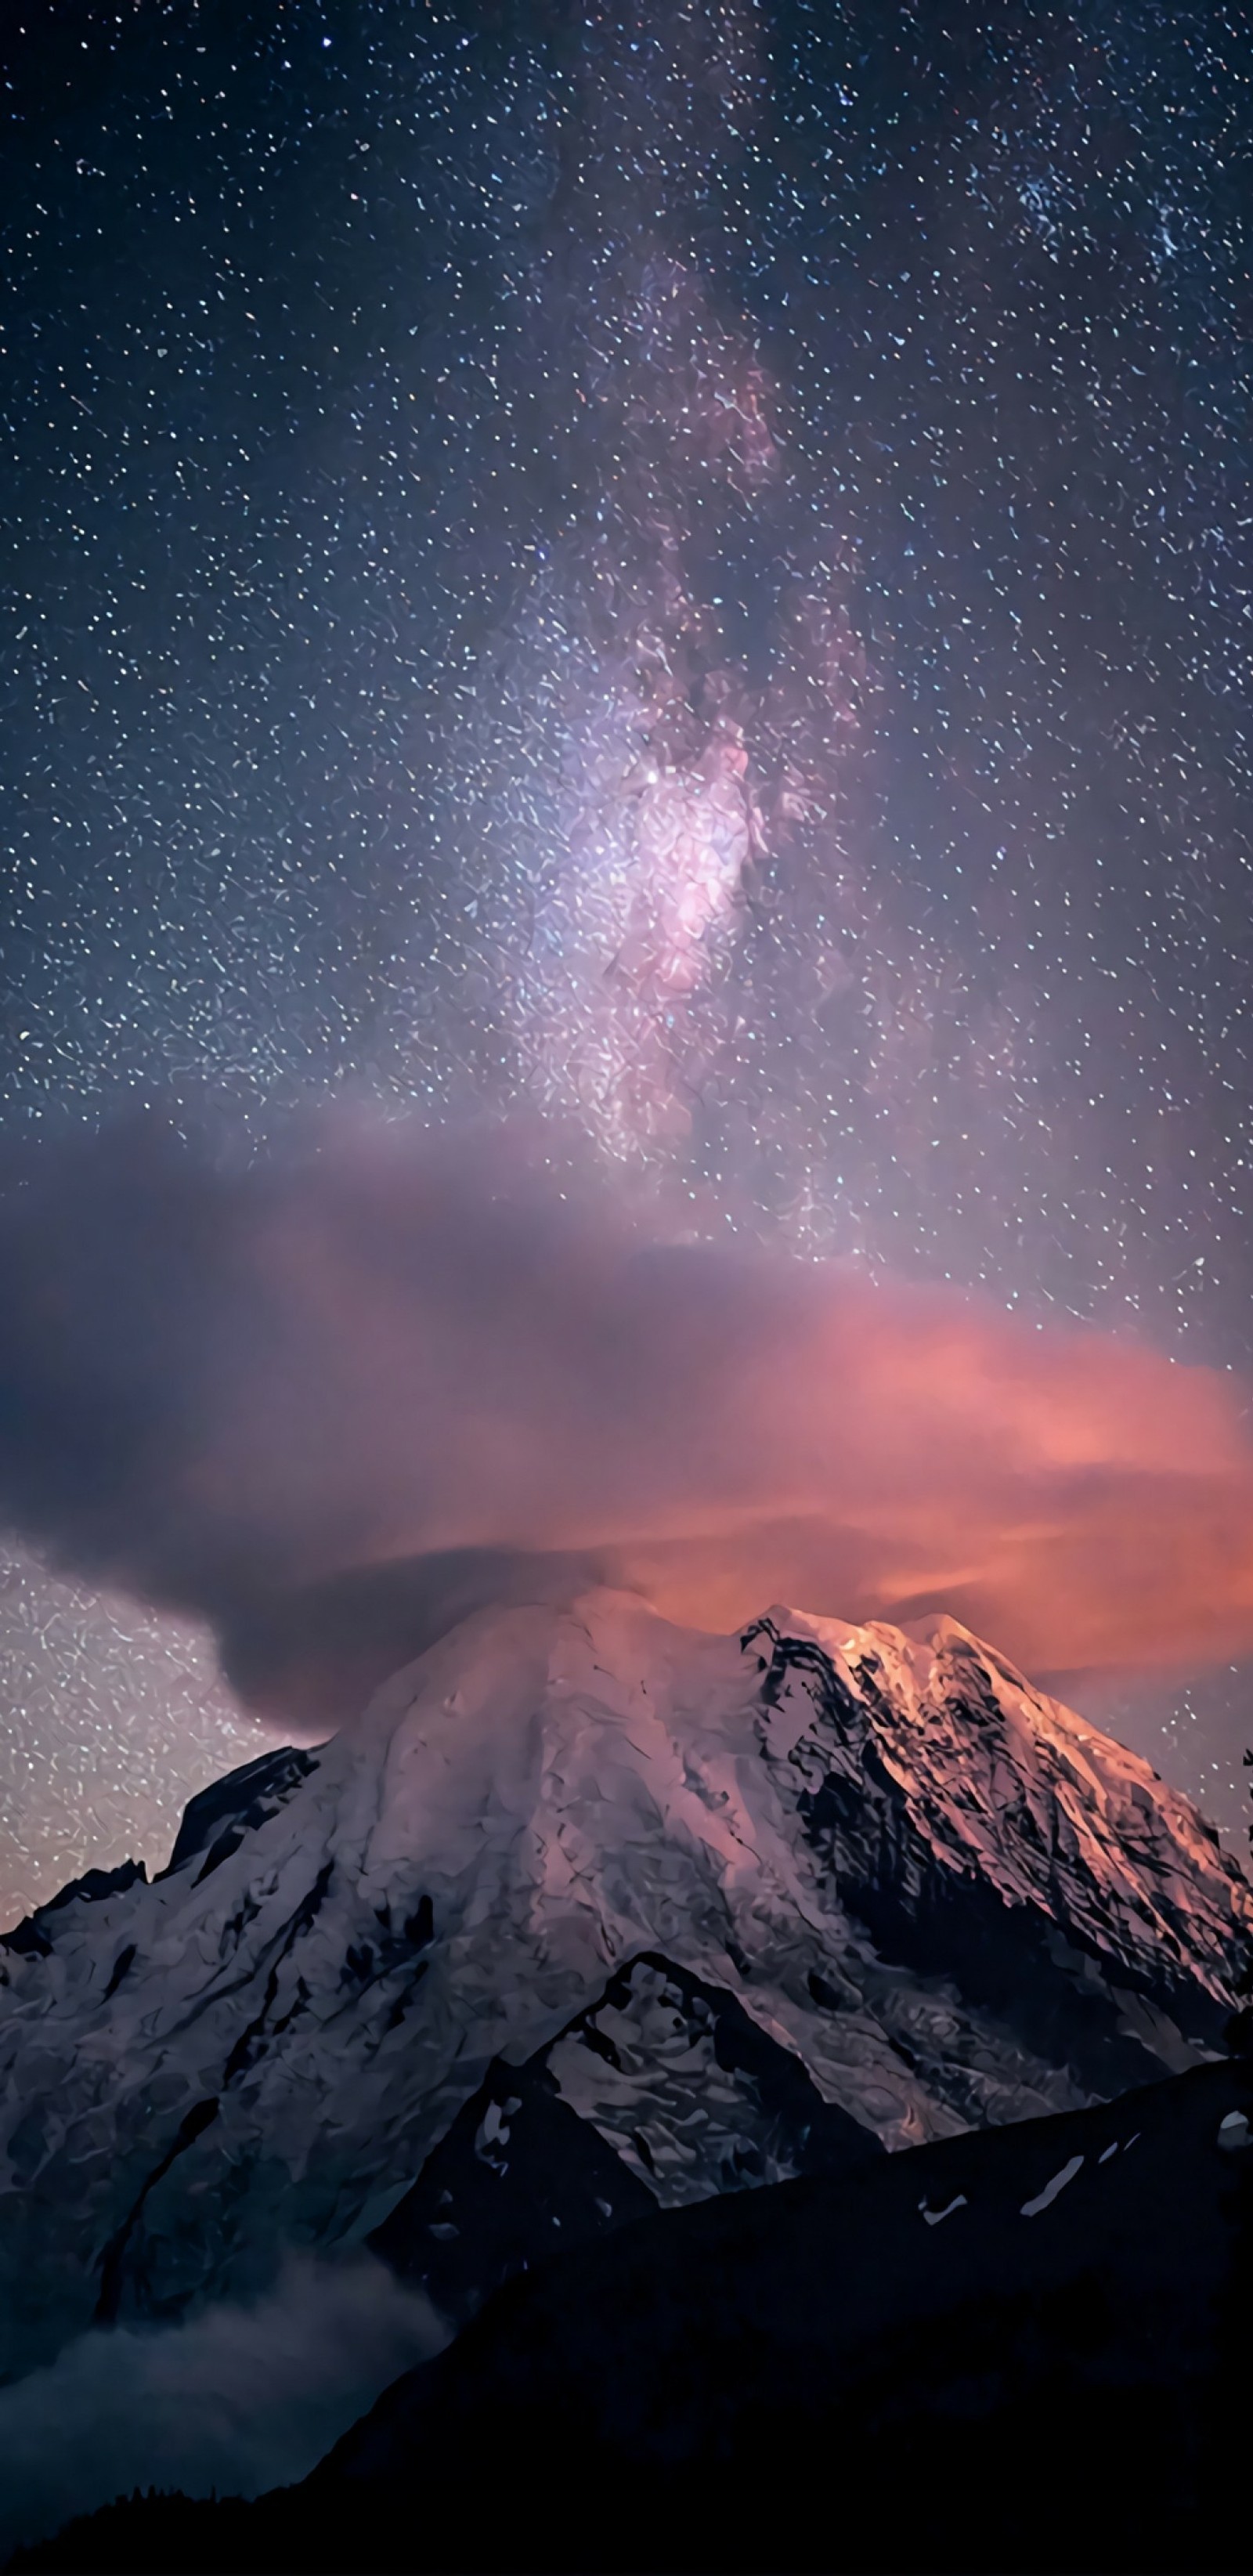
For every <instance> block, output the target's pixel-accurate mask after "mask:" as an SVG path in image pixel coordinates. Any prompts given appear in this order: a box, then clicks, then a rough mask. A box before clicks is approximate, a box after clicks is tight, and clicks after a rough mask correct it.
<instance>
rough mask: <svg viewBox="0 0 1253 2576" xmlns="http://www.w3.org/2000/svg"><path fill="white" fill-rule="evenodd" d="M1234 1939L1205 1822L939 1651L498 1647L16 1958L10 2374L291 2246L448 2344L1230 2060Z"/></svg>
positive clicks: (1138, 1767)
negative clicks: (591, 2286) (719, 2220)
mask: <svg viewBox="0 0 1253 2576" xmlns="http://www.w3.org/2000/svg"><path fill="white" fill-rule="evenodd" d="M1251 1931H1253V1894H1251V1892H1250V1890H1249V1888H1248V1887H1247V1885H1246V1883H1245V1881H1244V1879H1243V1878H1242V1876H1241V1874H1240V1872H1239V1870H1238V1869H1237V1867H1236V1865H1235V1864H1234V1862H1232V1861H1231V1860H1229V1859H1228V1858H1227V1857H1226V1856H1225V1855H1224V1854H1223V1853H1222V1852H1221V1850H1220V1849H1219V1847H1218V1845H1217V1840H1216V1837H1215V1836H1214V1834H1213V1833H1212V1831H1211V1830H1210V1829H1209V1828H1208V1827H1206V1826H1205V1825H1204V1824H1203V1823H1202V1821H1201V1820H1200V1819H1199V1817H1198V1816H1197V1815H1196V1813H1195V1811H1194V1810H1193V1809H1192V1808H1191V1807H1190V1806H1189V1805H1188V1803H1187V1801H1186V1800H1184V1799H1183V1798H1181V1797H1179V1796H1177V1795H1175V1793H1173V1792H1172V1791H1170V1790H1169V1789H1167V1788H1165V1787H1164V1786H1163V1784H1162V1783H1161V1782H1160V1781H1159V1780H1158V1779H1157V1778H1156V1777H1155V1775H1154V1774H1153V1773H1152V1772H1151V1770H1150V1769H1149V1767H1148V1766H1147V1764H1145V1763H1144V1762H1142V1761H1140V1760H1139V1759H1138V1758H1137V1757H1136V1756H1134V1755H1132V1754H1130V1753H1127V1752H1124V1751H1123V1750H1122V1749H1121V1748H1120V1747H1119V1746H1117V1745H1114V1744H1112V1743H1110V1742H1109V1741H1108V1740H1106V1739H1105V1738H1103V1737H1102V1736H1100V1735H1099V1734H1097V1733H1096V1732H1095V1731H1094V1730H1093V1729H1092V1728H1090V1727H1088V1726H1087V1725H1085V1724H1084V1723H1083V1721H1082V1720H1081V1719H1079V1718H1078V1717H1076V1716H1074V1715H1072V1714H1071V1713H1070V1712H1069V1711H1067V1710H1065V1709H1063V1708H1061V1707H1059V1706H1058V1705H1057V1704H1056V1703H1055V1702H1053V1701H1050V1700H1048V1699H1046V1698H1043V1697H1042V1696H1041V1695H1040V1694H1038V1693H1036V1692H1034V1691H1033V1690H1031V1689H1030V1687H1029V1686H1028V1685H1027V1683H1026V1682H1025V1681H1024V1680H1023V1679H1022V1677H1021V1676H1020V1675H1019V1674H1017V1673H1015V1672H1014V1671H1013V1670H1012V1668H1011V1667H1010V1666H1008V1665H1007V1664H1005V1663H1004V1662H1003V1660H1002V1659H1001V1658H999V1657H998V1656H996V1655H995V1654H993V1653H992V1652H991V1651H990V1650H989V1649H988V1648H987V1647H985V1646H981V1645H980V1644H979V1643H978V1642H977V1640H975V1639H974V1638H972V1637H970V1636H969V1635H968V1634H967V1632H966V1631H965V1630H964V1629H962V1628H960V1627H958V1626H957V1625H956V1624H955V1623H954V1622H952V1621H949V1620H940V1621H938V1622H936V1623H934V1624H933V1625H932V1626H931V1627H930V1628H929V1629H928V1630H927V1631H926V1632H925V1633H923V1632H922V1631H921V1630H920V1631H918V1632H916V1633H912V1634H908V1635H907V1634H904V1633H902V1632H901V1631H899V1630H896V1629H893V1628H889V1627H885V1626H870V1627H865V1628H859V1629H850V1628H848V1627H847V1626H846V1625H844V1624H842V1623H839V1622H832V1621H826V1620H816V1619H808V1618H805V1617H801V1616H798V1615H797V1614H795V1613H793V1612H790V1611H787V1610H781V1609H778V1610H774V1611H772V1612H771V1613H770V1614H769V1615H768V1616H767V1617H766V1618H763V1619H762V1620H760V1621H758V1622H756V1623H755V1624H754V1625H753V1626H752V1627H750V1628H749V1629H747V1630H746V1631H745V1632H744V1633H743V1634H742V1635H740V1636H734V1637H730V1638H727V1637H717V1636H710V1635H707V1634H703V1633H697V1632H692V1631H688V1630H684V1629H680V1628H676V1627H674V1626H672V1625H670V1624H669V1623H667V1622H666V1621H664V1620H662V1619H660V1618H659V1617H657V1616H656V1614H655V1613H653V1612H652V1611H650V1610H649V1609H648V1608H647V1607H646V1606H645V1605H644V1604H643V1603H642V1602H640V1601H639V1600H637V1599H635V1598H634V1597H632V1596H628V1595H623V1594H617V1593H611V1592H593V1593H590V1594H588V1595H586V1596H584V1597H583V1598H582V1599H580V1600H579V1601H577V1602H576V1603H574V1604H573V1605H572V1606H570V1607H569V1608H566V1609H561V1608H554V1607H553V1606H551V1605H546V1606H542V1607H536V1608H525V1607H523V1608H510V1609H500V1610H494V1611H484V1612H481V1613H478V1614H476V1615H475V1616H474V1617H472V1618H470V1619H468V1620H466V1621H465V1622H464V1623H463V1625H462V1626H460V1627H459V1628H458V1629H456V1630H455V1631H454V1632H452V1633H451V1634H450V1635H448V1636H446V1637H444V1638H442V1639H441V1640H440V1641H439V1643H438V1644H436V1645H435V1646H433V1647H432V1648H431V1649H430V1650H429V1652H428V1653H426V1654H425V1655H424V1656H422V1657H421V1659H420V1660H419V1661H418V1662H417V1663H416V1664H413V1665H411V1666H410V1667H409V1668H408V1669H407V1670H406V1671H405V1672H403V1673H401V1674H398V1675H397V1676H396V1678H395V1679H394V1680H393V1681H391V1682H390V1683H388V1684H387V1685H386V1686H385V1687H384V1689H383V1690H382V1691H380V1692H379V1693H378V1694H377V1696H376V1697H375V1699H374V1701H373V1702H372V1703H371V1705H370V1707H369V1709H368V1710H367V1711H366V1713H365V1714H364V1716H363V1717H362V1718H361V1719H360V1720H359V1721H357V1722H356V1723H354V1724H353V1725H352V1726H350V1727H349V1728H347V1729H346V1730H345V1732H344V1733H342V1734H341V1735H339V1736H337V1737H336V1738H334V1739H333V1740H332V1741H331V1742H330V1743H329V1744H327V1745H324V1746H322V1747H321V1748H319V1749H318V1750H317V1751H316V1752H312V1753H309V1752H299V1751H294V1750H291V1749H284V1750H282V1751H280V1752H277V1753H271V1754H266V1755H263V1756H262V1757H261V1758H260V1759H259V1760H258V1761H256V1762H254V1763H251V1764H249V1765H247V1766H246V1767H245V1768H244V1769H243V1770H242V1771H239V1772H236V1773H235V1774H234V1775H233V1776H232V1777H231V1778H230V1779H228V1780H224V1781H220V1782H218V1783H216V1784H215V1785H214V1786H213V1787H212V1788H211V1789H209V1790H207V1791H205V1792H204V1793H203V1794H202V1795H201V1796H200V1797H199V1798H197V1799H194V1800H193V1801H192V1803H191V1805H190V1806H189V1808H188V1810H187V1814H186V1816H185V1819H184V1822H183V1827H182V1830H181V1831H180V1834H179V1837H178V1841H177V1844H176V1846H175V1850H174V1853H173V1856H172V1859H171V1862H170V1865H169V1868H168V1869H167V1870H166V1871H164V1872H163V1873H162V1874H161V1876H160V1877H159V1878H158V1879H157V1880H156V1881H155V1882H154V1883H152V1884H151V1885H149V1884H148V1882H147V1881H146V1879H145V1877H144V1874H143V1872H142V1870H140V1869H128V1870H125V1871H120V1872H115V1873H111V1874H105V1873H94V1874H92V1875H91V1876H89V1877H88V1878H87V1879H84V1880H82V1881H80V1882H79V1883H78V1884H77V1885H76V1886H75V1887H74V1888H72V1889H67V1890H66V1891H64V1892H63V1894H62V1895H61V1896H60V1897H59V1898H57V1899H56V1900H55V1901H54V1902H53V1903H52V1904H51V1905H49V1906H45V1907H43V1908H41V1909H40V1911H39V1912H38V1913H37V1914H36V1915H34V1916H33V1917H31V1918H29V1920H28V1921H27V1922H26V1923H24V1924H23V1925H21V1926H19V1927H18V1929H17V1931H16V1932H14V1933H11V1934H10V1935H9V1936H8V1938H7V1941H6V1942H5V1944H4V1947H3V1950H2V1951H0V1962H2V1964H0V2083H2V2085H3V2097H2V2110H0V2142H2V2151H3V2163H2V2165H0V2178H2V2179H0V2282H2V2283H3V2292H4V2295H3V2300H2V2302H0V2313H2V2316H3V2326H2V2329H0V2332H2V2334H3V2343H2V2344H0V2371H3V2372H6V2373H8V2374H13V2373H15V2372H18V2371H22V2370H25V2369H28V2368H30V2367H32V2366H33V2364H34V2363H36V2362H37V2361H39V2360H42V2359H44V2358H47V2357H48V2356H49V2355H50V2354H51V2352H52V2351H54V2350H55V2349H56V2348H57V2347H58V2346H59V2345H60V2344H61V2342H63V2340H64V2339H65V2338H66V2337H67V2336H68V2335H69V2334H71V2333H73V2332H75V2331H77V2330H79V2329H80V2328H81V2327H83V2326H84V2325H86V2324H87V2323H89V2322H90V2320H91V2319H92V2318H93V2317H97V2318H100V2319H109V2318H123V2317H136V2316H149V2317H170V2316H173V2315H177V2314H178V2313H180V2312H181V2311H182V2310H183V2309H184V2308H185V2307H186V2306H187V2305H188V2304H189V2303H191V2302H193V2301H197V2300H200V2299H202V2298H205V2297H209V2296H221V2295H224V2294H230V2295H233V2296H239V2295H241V2294H246V2293H247V2292H248V2291H249V2290H250V2289H252V2288H255V2287H259V2286H260V2285H261V2284H262V2283H263V2282H265V2281H268V2279H269V2278H270V2277H271V2276H272V2273H273V2270H274V2267H275V2264H276V2262H277V2260H278V2258H279V2255H280V2254H281V2252H282V2250H283V2248H284V2247H285V2246H290V2245H293V2244H296V2245H317V2246H322V2247H328V2246H332V2245H337V2244H343V2243H345V2242H353V2241H360V2240H361V2239H362V2238H365V2237H367V2236H371V2235H372V2236H373V2237H374V2240H375V2242H376V2243H377V2244H378V2245H379V2247H380V2249H381V2250H383V2251H384V2252H387V2253H388V2254H389V2255H390V2257H391V2259H392V2260H394V2261H396V2262H397V2264H398V2266H399V2267H401V2268H404V2269H405V2270H407V2271H409V2272H410V2273H413V2272H415V2271H416V2272H418V2273H420V2274H421V2276H422V2277H424V2278H427V2279H429V2280H430V2282H431V2286H432V2289H433V2292H434V2294H435V2295H436V2296H437V2298H439V2299H441V2300H442V2302H443V2304H445V2305H446V2306H447V2307H448V2308H449V2310H450V2311H451V2312H452V2313H454V2314H464V2313H466V2312H467V2311H468V2309H469V2308H470V2307H472V2306H473V2305H474V2304H475V2303H476V2302H477V2300H478V2299H479V2298H480V2297H481V2296H482V2295H483V2293H484V2291H485V2290H486V2289H488V2288H490V2287H491V2286H492V2283H493V2281H494V2280H496V2279H499V2278H500V2277H501V2275H502V2271H505V2270H508V2269H509V2268H511V2267H513V2266H515V2265H516V2264H517V2263H518V2262H520V2261H533V2260H534V2258H535V2253H536V2250H538V2249H540V2248H542V2244H543V2243H545V2242H552V2241H555V2240H554V2239H552V2238H548V2237H547V2236H546V2235H545V2234H544V2231H545V2230H546V2229H547V2228H548V2227H550V2226H554V2225H555V2226H556V2227H557V2228H558V2229H560V2227H561V2226H562V2225H564V2224H567V2223H569V2224H571V2225H573V2226H574V2227H575V2228H576V2229H577V2228H578V2227H588V2228H590V2227H593V2226H596V2225H599V2224H601V2223H603V2224H604V2225H605V2226H609V2225H614V2224H617V2223H618V2221H619V2220H620V2218H622V2217H625V2216H629V2215H631V2214H632V2213H633V2212H634V2211H635V2210H638V2209H640V2208H642V2207H644V2206H646V2205H647V2204H646V2203H645V2201H644V2200H643V2199H642V2197H641V2195H644V2194H647V2195H649V2196H650V2198H651V2201H652V2202H661V2203H662V2204H663V2205H666V2204H672V2203H675V2202H679V2201H682V2200H684V2199H692V2198H697V2197H700V2196H701V2195H703V2194H708V2193H710V2192H715V2191H718V2190H719V2189H724V2188H735V2187H740V2186H743V2185H745V2184H751V2183H753V2182H755V2181H769V2180H774V2179H780V2178H786V2177H787V2176H788V2175H791V2174H795V2173H799V2172H805V2171H832V2170H836V2169H842V2168H843V2166H845V2165H847V2164H849V2163H850V2162H853V2161H856V2159H857V2158H858V2157H860V2156H862V2155H865V2156H874V2155H875V2154H876V2153H877V2151H878V2150H879V2149H880V2148H881V2147H889V2148H897V2147H901V2146H906V2145H910V2144H913V2143H917V2142H920V2141H923V2140H927V2139H935V2138H941V2137H944V2136H946V2135H952V2134H954V2133H956V2132H958V2131H960V2130H962V2129H965V2128H970V2127H980V2126H986V2125H989V2124H997V2123H1002V2122H1005V2121H1008V2120H1013V2119H1018V2118H1023V2117H1028V2116H1031V2115H1033V2114H1038V2113H1041V2112H1046V2111H1049V2110H1066V2109H1071V2108H1077V2107H1079V2106H1081V2105H1083V2104H1084V2103H1086V2102H1090V2101H1093V2100H1097V2099H1104V2098H1108V2097H1109V2096H1111V2095H1112V2094H1114V2093H1116V2092H1119V2091H1121V2090H1122V2089H1124V2088H1125V2087H1127V2086H1129V2085H1131V2084H1134V2083H1137V2082H1144V2081H1145V2080H1148V2079H1151V2078H1152V2077H1153V2076H1155V2075H1156V2074H1159V2073H1165V2072H1166V2071H1168V2070H1173V2069H1178V2068H1182V2067H1185V2066H1187V2065H1189V2064H1191V2063H1194V2062H1196V2060H1197V2058H1198V2057H1200V2056H1203V2055H1204V2054H1206V2053H1207V2052H1209V2051H1211V2050H1213V2049H1215V2048H1217V2047H1220V2046H1221V2033H1222V2029H1223V2025H1224V2021H1225V2019H1226V2016H1227V2014H1228V2013H1229V2012H1230V2010H1231V2007H1232V2003H1233V2000H1234V1990H1235V1986H1236V1983H1237V1981H1238V1978H1239V1976H1240V1973H1241V1971H1242V1969H1243V1967H1244V1964H1245V1961H1246V1959H1247V1956H1248V1951H1249V1944H1250V1933H1251ZM545 2124H546V2125H545ZM556 2131H560V2137H559V2139H558V2144H557V2147H556V2148H554V2147H553V2143H552V2141H553V2136H554V2134H555V2132H556ZM519 2157H525V2159H527V2160H529V2167H530V2170H532V2171H533V2173H534V2174H535V2175H536V2176H540V2175H542V2174H545V2173H546V2174H547V2175H548V2177H549V2181H550V2183H552V2178H553V2176H554V2175H555V2174H556V2173H557V2172H558V2171H559V2170H560V2172H561V2173H563V2174H564V2175H565V2177H566V2179H565V2182H564V2184H563V2188H562V2192H561V2193H556V2197H558V2198H560V2199H561V2200H562V2206H560V2207H556V2206H554V2205H552V2199H551V2197H550V2202H549V2204H548V2205H544V2203H543V2201H542V2194H541V2196H540V2197H539V2198H537V2197H536V2193H535V2192H534V2191H528V2190H524V2189H521V2188H520V2187H519V2185H520V2172H519V2168H518V2164H517V2160H518V2158H519ZM511 2158H512V2159H513V2166H512V2168H511ZM554 2159H556V2161H554ZM511 2169H512V2172H513V2180H512V2183H511V2182H510V2174H511ZM489 2179H490V2180H491V2181H492V2182H494V2183H496V2184H499V2186H500V2190H501V2193H502V2194H504V2195H505V2196H506V2197H508V2196H509V2195H510V2193H512V2198H513V2216H512V2217H507V2218H506V2220H504V2221H501V2220H499V2211H500V2209H501V2207H502V2206H503V2202H500V2201H498V2202H495V2203H491V2204H489V2206H490V2208H491V2209H492V2210H493V2211H494V2212H495V2214H496V2216H495V2221H489V2218H488V2216H487V2215H485V2205H484V2202H483V2188H484V2187H485V2186H486V2184H487V2182H488V2181H489ZM552 2188H553V2191H554V2192H555V2191H556V2186H555V2183H553V2185H552ZM606 2212H607V2214H606ZM537 2213H538V2214H537ZM580 2213H581V2215H580ZM493 2223H495V2224H496V2233H495V2235H494V2236H493V2234H492V2224H493ZM537 2231H538V2233H537ZM565 2241H569V2239H568V2236H567V2238H566V2240H565Z"/></svg>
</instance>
